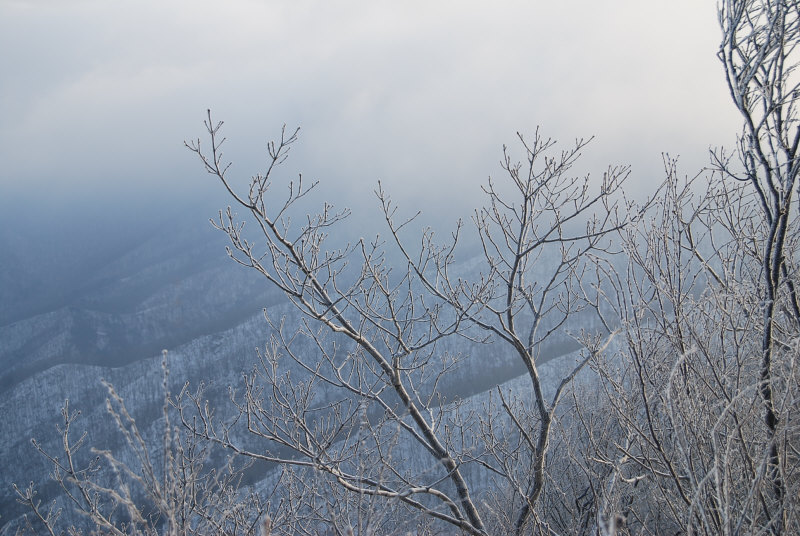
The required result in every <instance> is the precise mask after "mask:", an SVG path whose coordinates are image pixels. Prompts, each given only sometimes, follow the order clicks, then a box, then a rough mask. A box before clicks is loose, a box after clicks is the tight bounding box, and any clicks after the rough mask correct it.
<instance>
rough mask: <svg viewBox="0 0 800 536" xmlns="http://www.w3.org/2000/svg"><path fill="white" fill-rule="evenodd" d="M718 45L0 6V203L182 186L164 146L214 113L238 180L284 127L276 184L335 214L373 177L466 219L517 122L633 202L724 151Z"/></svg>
mask: <svg viewBox="0 0 800 536" xmlns="http://www.w3.org/2000/svg"><path fill="white" fill-rule="evenodd" d="M718 41H719V31H718V29H717V27H716V14H715V10H714V6H713V4H712V3H706V2H697V1H696V0H672V1H670V2H663V1H662V2H642V1H641V0H607V1H603V2H598V1H596V0H565V1H560V2H553V1H552V0H535V1H508V2H493V3H490V2H461V1H460V2H456V1H440V2H422V1H411V2H383V1H378V2H375V1H370V2H367V1H351V2H319V1H317V2H312V1H302V0H300V1H288V0H286V1H277V0H276V1H255V0H252V1H246V0H229V1H226V2H198V1H183V0H176V1H169V2H164V1H160V0H159V1H157V0H142V1H136V2H134V1H111V2H109V1H89V0H87V1H58V2H56V1H41V0H39V1H35V0H31V1H23V0H18V1H8V0H6V2H4V3H2V4H0V47H1V48H2V50H4V51H6V52H5V53H4V54H2V55H0V69H1V70H2V73H3V76H1V77H0V114H2V118H3V119H2V121H0V158H1V159H2V162H3V166H2V168H1V170H0V188H2V189H3V190H6V191H9V192H18V191H26V192H36V193H37V194H39V195H43V196H46V195H53V194H54V193H58V192H64V191H70V192H73V193H74V192H77V193H78V194H79V195H80V192H83V191H90V190H93V189H97V188H103V192H106V194H105V195H108V194H109V193H111V192H113V191H114V189H115V188H120V189H124V190H127V191H130V190H137V189H141V190H142V191H151V190H152V189H153V188H166V189H177V188H187V187H195V186H189V185H196V184H197V181H198V176H200V175H201V170H200V168H199V167H198V165H197V162H195V161H194V160H192V158H191V155H190V154H188V152H187V151H186V150H185V149H183V148H182V141H183V139H185V138H188V137H194V136H198V135H201V134H202V126H201V121H202V119H203V117H204V112H205V109H206V108H211V109H212V110H213V111H214V115H215V117H217V118H219V119H224V120H225V121H226V123H227V125H226V128H227V130H226V134H227V135H228V137H229V138H230V140H229V147H228V153H227V154H228V155H229V156H230V157H231V158H232V159H234V161H235V162H236V166H235V168H234V169H235V170H237V171H238V172H241V173H242V174H245V175H249V174H250V173H253V172H256V171H258V167H259V158H260V157H261V156H262V155H263V152H264V150H263V148H264V142H265V140H266V139H268V138H269V137H272V136H273V135H274V134H275V133H277V131H278V129H279V128H280V125H281V124H282V123H284V122H286V123H288V124H289V125H301V126H302V127H303V131H304V134H303V139H302V142H301V143H302V146H301V147H299V148H298V151H297V154H296V156H297V158H295V159H294V161H293V169H295V168H296V169H298V170H302V171H304V173H306V174H310V175H312V176H314V177H317V178H320V179H322V180H323V181H328V182H329V183H331V184H333V185H335V191H337V192H339V193H340V194H342V195H343V196H349V198H350V199H353V198H357V197H358V196H359V195H361V193H362V192H365V191H371V189H372V188H373V187H374V185H375V183H376V180H377V179H378V178H382V179H383V180H384V181H385V182H386V183H387V185H388V187H389V188H390V189H392V190H394V191H398V192H401V193H400V195H401V197H408V198H410V199H413V198H414V196H416V195H419V194H418V192H420V191H421V190H422V189H425V190H426V191H429V192H430V195H432V196H442V195H451V196H453V197H455V198H456V199H458V200H460V201H465V202H469V201H470V200H471V199H472V197H473V194H477V192H478V185H479V184H480V183H481V182H482V181H484V180H485V178H486V176H487V175H488V174H490V173H492V174H495V175H496V174H498V171H499V168H498V166H497V162H498V160H499V157H500V148H501V146H502V144H503V143H507V144H509V145H511V146H512V147H513V144H514V133H515V131H517V130H519V131H522V132H532V131H533V130H534V128H535V127H536V125H541V126H542V128H543V130H544V132H545V133H547V134H550V135H553V136H554V137H557V138H559V139H562V140H564V141H567V142H568V141H569V140H570V139H572V138H574V137H577V136H580V137H585V136H590V135H596V136H597V142H596V143H595V146H594V148H593V150H592V151H590V154H589V159H588V160H587V167H588V168H592V169H594V170H595V172H596V173H600V172H602V169H603V168H604V167H605V166H606V165H607V164H609V163H631V164H633V166H634V168H633V169H634V177H633V181H634V183H635V184H638V185H640V186H641V187H642V188H643V189H646V188H648V187H650V186H651V185H652V184H653V183H654V177H653V175H654V174H655V175H657V174H658V171H659V162H660V159H661V156H660V155H661V152H662V151H663V152H670V153H672V154H681V155H682V156H683V158H684V163H685V164H686V166H687V169H686V172H687V173H693V172H694V171H696V169H695V168H697V167H699V166H702V165H703V164H704V162H705V156H706V152H707V149H708V147H709V146H711V145H718V144H728V145H729V144H730V143H731V141H732V140H733V138H734V136H735V134H736V131H737V128H738V119H737V117H736V115H735V113H734V110H733V108H732V106H731V105H730V104H729V99H728V95H727V90H726V87H725V84H724V79H723V74H722V69H721V66H720V65H719V63H718V62H717V60H716V58H715V53H716V48H717V45H718ZM656 178H657V177H656ZM202 187H207V185H205V186H202ZM331 191H334V190H331Z"/></svg>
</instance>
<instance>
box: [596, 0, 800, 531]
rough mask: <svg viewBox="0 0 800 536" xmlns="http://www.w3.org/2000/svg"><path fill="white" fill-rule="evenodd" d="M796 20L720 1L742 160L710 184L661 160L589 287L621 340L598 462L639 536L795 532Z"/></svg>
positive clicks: (785, 7) (609, 375)
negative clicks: (598, 290)
mask: <svg viewBox="0 0 800 536" xmlns="http://www.w3.org/2000/svg"><path fill="white" fill-rule="evenodd" d="M798 15H800V13H799V12H798V3H797V2H783V1H766V0H765V1H758V0H746V1H736V0H730V1H725V2H722V3H721V6H720V10H719V18H720V19H719V20H720V25H721V28H722V34H723V39H722V43H721V46H720V52H719V58H720V60H721V61H722V63H723V65H724V69H725V74H726V78H727V81H728V84H729V88H730V91H731V96H732V98H733V102H734V104H735V105H736V107H737V109H738V110H739V111H740V112H741V114H742V117H743V119H744V122H743V132H742V134H741V136H740V137H739V140H738V144H737V148H736V151H734V152H733V153H727V152H725V151H722V150H720V151H717V152H715V153H713V155H712V168H711V170H710V172H711V173H712V174H711V175H710V177H709V180H708V182H706V183H701V181H700V179H699V178H695V179H692V180H688V181H684V180H682V179H680V178H679V176H678V172H677V167H676V165H675V162H673V161H670V160H667V175H668V181H667V188H665V190H664V195H663V196H662V197H661V198H660V199H659V203H658V204H657V205H656V206H655V207H654V209H653V210H651V211H650V216H649V218H647V223H646V224H638V225H635V226H631V227H629V228H627V229H626V231H625V233H624V235H623V237H622V238H623V243H624V244H625V251H626V253H627V254H628V258H629V263H628V267H627V269H625V270H624V271H622V272H620V271H619V270H618V269H617V267H612V266H610V265H608V267H607V269H602V270H601V272H602V273H601V274H600V275H599V277H598V280H597V281H598V286H601V287H602V288H605V289H608V288H611V289H612V290H610V291H609V292H608V293H606V294H605V297H606V299H607V301H606V305H608V304H610V306H609V309H613V310H614V311H615V314H614V315H611V316H612V317H613V318H607V322H608V323H609V324H614V325H617V324H615V323H619V325H621V326H622V329H623V332H624V333H625V342H626V344H625V345H624V347H623V348H622V349H621V350H620V352H619V353H618V354H617V356H616V357H614V358H613V359H607V360H605V361H603V362H602V365H600V366H599V367H598V368H599V370H600V371H601V374H602V375H603V376H604V378H605V380H604V382H603V385H604V386H605V388H606V392H607V397H608V398H607V400H608V404H609V406H608V407H609V411H611V412H613V413H614V414H615V416H616V419H617V420H618V421H619V423H620V429H621V431H623V432H624V434H623V435H621V436H620V437H619V438H618V439H617V441H616V444H615V445H611V446H609V444H608V443H603V442H599V441H598V442H596V444H595V447H596V450H595V452H594V454H593V456H594V457H595V458H596V459H602V460H603V463H605V464H607V465H608V466H609V467H612V468H613V475H615V477H614V478H615V480H614V490H615V491H614V493H610V497H611V498H612V499H613V500H612V501H610V502H612V503H615V504H623V503H624V504H626V506H625V511H624V515H625V517H626V518H627V519H628V522H629V525H632V526H638V527H639V530H643V531H649V532H659V531H665V530H667V531H668V530H672V529H674V530H676V531H686V532H688V533H707V534H743V533H747V534H785V533H796V532H798V530H800V525H799V524H798V523H800V521H798V509H799V508H798V507H799V506H800V505H798V480H797V476H798V475H797V471H796V469H795V466H796V465H797V452H798V443H797V441H798V438H800V435H798V434H800V429H798V425H797V422H796V417H795V415H796V414H797V410H798V404H800V398H798V395H799V394H800V393H798V389H797V386H798V383H797V374H798V370H797V357H798V340H800V322H799V321H800V308H798V298H797V294H796V291H795V288H796V279H797V251H798V204H797V200H796V197H795V189H796V188H797V173H798V167H797V166H798V160H797V149H798V144H800V125H798V121H797V116H796V106H797V99H798V92H797V90H798V86H797V78H796V73H795V69H796V66H797V46H798V43H800V33H798V30H800V26H798V25H799V24H800V18H798ZM601 280H602V281H601ZM604 284H605V286H604ZM595 308H596V309H597V310H598V311H600V312H603V311H604V306H603V304H602V303H600V302H598V303H596V304H595ZM605 310H606V311H607V309H605ZM590 436H591V434H590ZM616 475H618V476H619V477H620V478H616ZM634 488H635V489H634ZM625 497H628V498H627V499H625V500H623V499H624V498H625ZM656 498H657V499H656ZM631 530H633V529H631Z"/></svg>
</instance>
